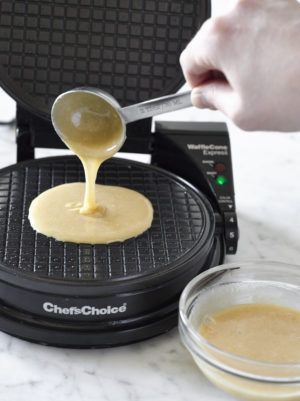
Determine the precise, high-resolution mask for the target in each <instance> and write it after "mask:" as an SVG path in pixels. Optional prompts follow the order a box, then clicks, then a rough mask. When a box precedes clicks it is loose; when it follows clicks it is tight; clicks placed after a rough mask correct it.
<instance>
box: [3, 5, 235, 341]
mask: <svg viewBox="0 0 300 401" xmlns="http://www.w3.org/2000/svg"><path fill="white" fill-rule="evenodd" d="M209 15H210V2H209V1H206V0H202V1H199V0H195V1H186V0H155V1H154V0H142V1H140V0H139V1H137V0H122V1H117V0H93V1H92V0H69V1H68V2H65V1H61V0H53V1H51V2H45V1H33V0H28V1H26V2H23V1H10V0H2V1H1V3H0V83H1V86H2V87H3V88H4V89H5V90H6V91H7V92H8V93H9V94H10V95H11V96H12V97H13V98H14V99H15V100H16V102H17V158H18V163H17V164H15V165H13V166H9V167H7V168H4V169H2V170H0V330H2V331H4V332H7V333H9V334H12V335H14V336H17V337H20V338H23V339H26V340H29V341H34V342H38V343H43V344H48V345H55V346H64V347H108V346H116V345H122V344H127V343H131V342H135V341H140V340H143V339H146V338H149V337H152V336H155V335H158V334H161V333H164V332H166V331H167V330H169V329H171V328H172V327H174V326H175V325H176V323H177V308H178V299H179V296H180V293H181V291H182V290H183V288H184V286H185V285H186V284H187V283H188V282H189V281H190V280H191V279H192V278H193V277H194V276H195V275H197V274H198V273H200V272H201V271H203V270H205V269H208V268H210V267H212V266H215V265H218V264H220V263H222V262H223V260H224V257H225V254H226V253H235V252H236V248H237V240H238V238H237V237H238V235H237V219H236V214H235V203H234V191H233V177H232V167H231V155H230V143H229V138H228V132H227V129H226V125H225V124H212V123H192V122H190V123H183V122H159V123H157V124H156V126H155V130H154V132H151V120H150V119H147V120H142V121H139V122H135V123H132V124H129V125H128V126H127V141H126V143H125V145H124V147H123V148H122V151H124V152H137V153H147V154H151V158H152V159H151V164H150V165H147V164H142V163H138V162H134V161H131V160H124V159H117V158H114V159H111V160H109V161H107V162H105V163H104V165H103V167H102V168H101V171H100V174H99V175H98V180H97V181H98V182H99V183H105V184H109V185H121V186H124V187H128V188H132V189H135V190H137V191H139V192H141V193H143V194H145V195H146V196H147V197H148V198H149V199H150V200H151V202H152V204H153V207H154V220H153V224H152V227H151V228H150V229H149V230H148V231H147V232H145V233H144V234H143V235H141V236H139V237H137V238H133V239H130V240H127V241H125V242H124V243H113V244H110V245H95V246H93V245H87V244H79V245H78V244H73V243H63V242H58V241H56V240H54V239H52V238H47V237H45V236H44V235H41V234H37V233H36V232H35V231H34V230H33V229H32V228H31V226H30V224H29V221H28V208H29V205H30V203H31V201H32V200H33V198H34V197H36V196H37V195H38V194H39V193H41V192H42V191H45V190H46V189H48V188H50V187H53V186H55V185H59V184H62V183H67V182H74V181H75V182H78V181H84V174H83V169H82V166H81V164H80V162H79V160H78V159H77V158H75V157H72V156H70V157H52V158H46V159H37V160H35V159H34V149H35V148H37V147H44V148H49V147H51V148H63V147H64V144H63V143H62V142H61V141H60V139H59V138H58V136H57V135H56V134H55V133H54V131H53V128H52V125H51V123H50V120H49V114H50V108H51V105H52V103H53V101H54V99H55V98H56V96H57V95H59V94H60V93H61V92H63V91H66V90H68V89H71V88H74V87H78V86H94V87H99V88H101V89H104V90H106V91H107V92H109V93H111V94H112V95H113V96H114V97H115V98H116V99H117V100H118V101H119V103H120V104H121V105H122V106H125V105H129V104H132V103H135V102H138V101H143V100H147V99H150V98H154V97H158V96H162V95H164V94H168V93H172V92H175V91H176V90H177V89H178V88H179V87H180V86H181V84H182V82H183V81H182V75H181V69H180V66H179V62H178V59H179V55H180V53H181V51H182V49H183V48H184V47H185V45H186V44H187V42H188V41H189V40H190V39H191V38H192V36H193V35H194V33H195V32H196V31H197V29H198V28H199V27H200V26H201V24H202V23H203V22H204V21H205V19H206V18H207V17H208V16H209ZM71 229H72V227H70V230H71Z"/></svg>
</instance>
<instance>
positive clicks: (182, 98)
mask: <svg viewBox="0 0 300 401" xmlns="http://www.w3.org/2000/svg"><path fill="white" fill-rule="evenodd" d="M191 106H192V102H191V91H187V92H180V93H175V94H173V95H168V96H163V97H159V98H157V99H152V100H148V101H146V102H143V103H138V104H134V105H132V106H127V107H123V108H122V109H119V112H120V114H121V115H122V116H123V118H124V120H125V122H126V123H130V122H132V121H137V120H142V119H143V118H148V117H153V116H156V115H159V114H164V113H169V112H171V111H175V110H180V109H185V108H187V107H191Z"/></svg>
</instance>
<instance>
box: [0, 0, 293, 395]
mask: <svg viewBox="0 0 300 401" xmlns="http://www.w3.org/2000/svg"><path fill="white" fill-rule="evenodd" d="M225 3H226V7H227V2H224V1H222V0H214V1H213V12H214V13H220V12H222V11H223V10H224V9H226V7H225ZM228 3H229V2H228ZM0 105H1V109H0V120H3V116H4V119H6V118H7V116H9V117H10V116H11V115H13V103H12V102H11V101H8V99H7V98H5V97H3V94H2V93H0ZM162 119H171V120H183V121H187V120H195V121H197V120H203V121H211V120H217V121H219V120H223V119H224V117H223V116H222V115H220V114H219V113H213V112H209V111H201V112H200V111H198V110H194V109H188V110H184V111H180V112H176V113H172V114H169V115H165V116H163V117H162ZM229 129H230V137H231V144H232V157H233V165H234V179H235V190H236V203H237V211H238V218H239V227H240V242H239V249H238V253H237V254H236V255H234V256H230V257H227V261H228V262H230V261H239V262H241V261H245V260H249V259H259V260H263V259H268V260H269V259H271V260H278V261H284V262H289V263H296V264H300V188H299V182H300V162H299V155H300V133H294V134H279V133H244V132H241V131H240V130H238V129H237V128H236V127H234V126H233V125H232V124H230V123H229ZM61 153H62V152H57V151H53V150H51V151H48V150H43V151H41V150H38V151H37V152H36V156H37V157H40V156H47V155H52V154H61ZM15 160H16V147H15V132H14V129H13V127H10V128H7V127H5V126H0V167H4V166H7V165H9V164H12V163H14V162H15ZM0 370H1V374H0V400H1V401H2V400H3V401H29V400H38V401H39V400H40V401H69V400H72V401H148V400H149V401H152V400H155V401H199V400H205V401H230V400H233V399H232V398H231V397H230V396H229V395H226V394H224V393H223V392H221V391H220V390H218V389H216V388H214V387H213V386H212V385H211V384H210V383H209V382H208V381H207V380H206V379H205V378H204V376H203V375H202V374H201V373H200V371H199V370H198V368H197V367H196V365H195V364H194V362H193V360H192V358H191V357H190V355H189V354H188V352H187V351H186V350H185V349H184V347H183V346H182V345H181V343H180V340H179V336H178V332H177V330H176V329H174V330H172V331H171V332H169V333H167V334H165V335H162V336H160V337H157V338H155V339H151V340H148V341H145V342H142V343H139V344H134V345H129V346H123V347H119V348H113V349H104V350H69V349H58V348H50V347H45V346H41V345H37V344H31V343H28V342H25V341H22V340H19V339H16V338H13V337H11V336H8V335H6V334H4V333H1V332H0Z"/></svg>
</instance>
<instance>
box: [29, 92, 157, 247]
mask: <svg viewBox="0 0 300 401" xmlns="http://www.w3.org/2000/svg"><path fill="white" fill-rule="evenodd" d="M57 106H59V107H56V108H55V113H54V116H53V121H54V123H55V128H56V129H59V131H60V134H61V137H62V139H63V140H64V142H65V143H66V144H67V146H68V147H69V148H70V149H71V150H73V151H74V153H76V154H77V156H78V157H79V158H80V160H81V162H82V164H83V167H84V172H85V178H86V184H83V183H72V184H63V185H60V186H57V187H54V188H51V189H49V190H47V191H45V192H43V193H42V194H41V195H39V196H38V197H37V198H35V199H34V200H33V202H32V203H31V205H30V208H29V220H30V223H31V225H32V227H33V228H34V229H35V230H36V231H37V232H39V233H42V234H45V235H47V236H49V237H54V238H55V239H57V240H59V241H65V242H75V243H89V244H108V243H111V242H115V241H125V240H126V239H129V238H132V237H136V236H138V235H140V234H142V233H143V232H144V231H146V230H147V229H148V228H149V227H150V226H151V223H152V219H153V208H152V205H151V203H150V201H149V200H148V199H147V198H145V197H144V196H143V195H141V194H140V193H138V192H136V191H133V190H130V189H127V188H121V187H113V186H106V185H105V186H104V185H96V184H95V181H96V177H97V172H98V169H99V167H100V165H101V163H102V162H103V161H104V160H106V159H108V158H110V157H111V156H113V155H114V154H115V153H116V152H117V151H118V150H119V149H120V147H121V146H122V144H123V129H124V127H123V124H122V121H121V119H120V117H119V115H118V113H117V112H116V111H115V109H114V108H113V107H112V106H111V105H110V104H109V103H107V102H106V101H104V100H102V99H101V98H100V97H98V96H95V95H93V94H91V93H85V92H83V93H82V92H80V93H78V92H73V93H69V94H67V95H65V96H64V97H63V98H62V100H58V105H57Z"/></svg>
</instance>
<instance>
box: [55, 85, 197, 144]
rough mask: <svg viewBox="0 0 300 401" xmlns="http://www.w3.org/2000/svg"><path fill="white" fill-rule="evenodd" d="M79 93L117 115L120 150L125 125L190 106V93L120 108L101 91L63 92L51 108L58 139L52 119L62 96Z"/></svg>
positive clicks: (60, 133) (74, 90)
mask: <svg viewBox="0 0 300 401" xmlns="http://www.w3.org/2000/svg"><path fill="white" fill-rule="evenodd" d="M80 92H82V93H88V94H91V95H96V96H98V97H100V98H101V99H102V100H104V101H105V102H107V103H108V104H109V105H110V106H112V107H113V108H114V110H115V112H116V113H117V114H118V115H119V117H120V119H121V122H122V126H123V136H122V139H120V143H119V144H118V145H117V147H118V148H120V147H121V146H122V145H123V143H124V141H125V139H126V124H127V123H130V122H133V121H137V120H141V119H143V118H148V117H153V116H156V115H159V114H163V113H168V112H171V111H175V110H180V109H184V108H187V107H190V106H192V103H191V91H187V92H181V93H176V94H172V95H168V96H163V97H160V98H156V99H151V100H148V101H146V102H142V103H137V104H133V105H131V106H127V107H123V108H122V107H121V106H120V104H119V103H118V102H117V101H116V99H115V98H114V97H113V96H111V95H110V94H109V93H107V92H105V91H103V90H101V89H97V88H89V87H81V88H75V89H73V90H70V91H68V92H64V93H62V94H61V95H60V96H58V97H57V98H56V100H55V101H54V103H53V106H52V110H51V119H52V123H53V125H54V128H55V130H56V132H57V134H58V135H59V136H60V137H63V135H62V132H61V130H60V127H59V126H58V124H57V122H56V121H55V117H54V116H55V112H56V111H57V110H58V108H59V107H61V105H62V102H63V100H64V96H70V95H71V94H72V93H80ZM83 106H84V105H83Z"/></svg>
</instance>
